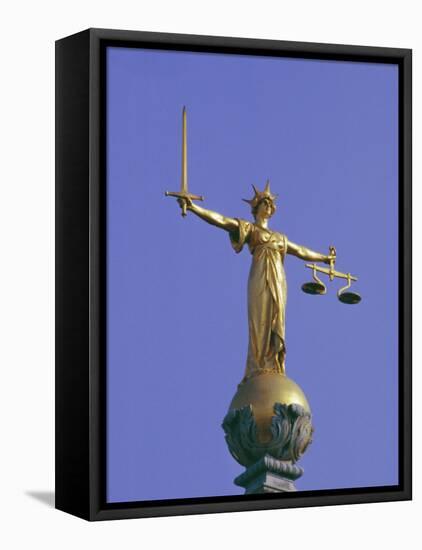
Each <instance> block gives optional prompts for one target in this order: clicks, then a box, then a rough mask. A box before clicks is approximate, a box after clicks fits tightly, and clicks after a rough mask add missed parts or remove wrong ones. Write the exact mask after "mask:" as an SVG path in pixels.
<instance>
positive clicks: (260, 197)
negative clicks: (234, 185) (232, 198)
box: [243, 180, 277, 219]
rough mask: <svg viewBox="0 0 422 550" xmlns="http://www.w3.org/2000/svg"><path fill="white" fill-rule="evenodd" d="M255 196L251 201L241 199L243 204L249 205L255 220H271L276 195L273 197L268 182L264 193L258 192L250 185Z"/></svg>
mask: <svg viewBox="0 0 422 550" xmlns="http://www.w3.org/2000/svg"><path fill="white" fill-rule="evenodd" d="M252 188H253V190H254V193H255V196H254V197H253V198H252V199H250V200H249V199H243V200H244V201H245V202H247V203H248V204H250V205H251V210H252V215H253V217H254V218H255V219H256V218H257V217H260V218H271V216H272V215H273V214H274V212H275V211H276V208H277V207H276V204H275V200H276V198H277V195H273V194H272V193H271V190H270V182H269V180H267V183H266V185H265V189H264V191H258V189H257V188H256V187H255V186H254V185H252Z"/></svg>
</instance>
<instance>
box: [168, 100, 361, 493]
mask: <svg viewBox="0 0 422 550" xmlns="http://www.w3.org/2000/svg"><path fill="white" fill-rule="evenodd" d="M182 128H183V129H182V181H181V189H180V191H177V192H170V191H166V193H165V195H166V196H170V197H175V198H176V199H177V201H178V203H179V206H180V208H181V210H182V216H183V217H185V216H186V215H187V212H191V213H192V214H195V215H196V216H198V217H199V218H200V219H202V220H204V221H205V222H207V223H209V224H211V225H213V226H215V227H217V228H220V229H223V230H225V231H227V233H228V234H229V237H230V242H231V244H232V246H233V248H234V250H235V251H236V252H240V251H241V250H242V249H243V247H244V246H245V245H247V247H248V248H249V251H250V253H251V255H252V265H251V269H250V273H249V280H248V325H249V344H248V354H247V361H246V370H245V374H244V377H243V379H242V381H241V382H240V384H239V385H238V388H237V391H236V393H235V395H234V397H233V399H232V402H231V404H230V406H229V410H228V413H227V414H226V416H225V418H224V420H223V424H222V427H223V429H224V432H225V438H226V442H227V446H228V448H229V451H230V453H231V454H232V456H233V458H234V459H235V460H236V461H237V462H239V464H241V465H242V466H245V468H246V470H245V472H244V473H242V474H241V475H239V476H238V477H237V478H236V479H235V480H234V483H235V484H236V485H238V486H241V487H244V488H245V492H246V494H252V493H281V492H291V491H295V490H296V488H295V486H294V481H295V480H296V479H298V478H299V477H300V476H301V475H302V474H303V468H301V467H300V466H298V465H297V462H298V460H299V459H300V457H301V456H302V455H303V453H304V452H305V451H306V449H307V447H308V445H309V444H310V443H311V441H312V433H313V426H312V417H311V409H310V407H309V403H308V401H307V399H306V397H305V394H304V393H303V391H302V390H301V388H300V387H299V386H298V385H297V384H296V383H295V382H294V381H293V380H292V379H291V378H288V377H287V376H286V367H285V359H286V345H285V309H286V297H287V287H286V275H285V271H284V259H285V257H286V254H291V255H293V256H296V257H297V258H299V259H301V260H305V261H308V262H311V263H307V264H305V265H306V267H307V268H309V269H311V270H312V278H313V280H312V281H311V282H308V283H305V284H304V285H302V290H303V291H304V292H306V293H307V294H313V295H323V294H325V293H326V292H327V287H326V285H325V284H324V283H323V281H322V280H321V279H320V278H319V277H318V275H317V274H322V275H326V276H328V280H329V281H334V279H337V278H339V279H345V280H346V281H347V284H346V286H343V287H342V288H340V289H339V290H338V292H337V296H338V299H339V300H340V302H342V303H344V304H357V303H359V302H360V300H361V297H360V296H359V294H357V293H355V292H352V291H351V290H350V287H351V285H352V282H354V281H356V280H357V278H356V277H354V276H352V275H351V274H350V273H342V272H340V271H337V270H335V262H336V250H335V248H334V247H333V246H330V247H329V253H328V254H321V253H319V252H314V251H313V250H310V249H309V248H306V247H304V246H302V245H298V244H295V243H293V242H291V241H290V240H289V239H288V238H287V237H286V235H284V234H282V233H279V232H277V231H272V230H271V229H269V226H268V222H269V220H270V218H271V217H272V215H273V214H274V212H275V210H276V198H277V196H276V195H273V194H272V192H271V190H270V183H269V181H267V183H266V185H265V188H264V190H263V191H259V190H258V189H257V188H255V186H253V191H254V196H253V197H252V199H243V200H245V201H246V202H247V203H248V204H249V205H250V207H251V211H252V216H253V218H254V221H247V220H244V219H241V218H231V217H227V216H223V215H221V214H219V213H217V212H213V211H212V210H208V209H205V208H202V207H200V206H198V205H197V204H195V203H194V202H193V201H203V200H204V197H203V196H201V195H193V194H191V193H190V192H189V191H188V180H187V129H186V109H185V108H183V114H182ZM317 263H323V264H327V267H321V266H319V265H317Z"/></svg>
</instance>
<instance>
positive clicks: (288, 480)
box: [234, 455, 303, 495]
mask: <svg viewBox="0 0 422 550" xmlns="http://www.w3.org/2000/svg"><path fill="white" fill-rule="evenodd" d="M302 474H303V469H302V468H300V467H299V466H296V464H292V462H291V461H286V460H278V459H276V458H274V457H272V456H270V455H265V456H264V457H262V458H261V459H260V460H258V462H255V464H253V465H252V466H249V468H247V469H246V471H245V472H243V474H241V475H240V476H238V477H237V478H236V479H235V480H234V483H235V485H238V486H239V487H244V489H245V494H246V495H251V494H256V493H286V492H288V493H291V492H294V491H296V487H295V486H294V483H293V482H294V481H295V480H296V479H298V478H299V477H301V475H302Z"/></svg>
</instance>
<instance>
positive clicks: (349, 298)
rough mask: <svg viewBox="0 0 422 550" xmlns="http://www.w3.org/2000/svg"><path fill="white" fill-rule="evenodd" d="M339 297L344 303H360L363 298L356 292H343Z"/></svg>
mask: <svg viewBox="0 0 422 550" xmlns="http://www.w3.org/2000/svg"><path fill="white" fill-rule="evenodd" d="M338 299H339V300H340V302H343V304H358V303H359V302H360V301H361V300H362V298H361V297H360V296H359V294H357V293H356V292H342V293H341V294H339V296H338Z"/></svg>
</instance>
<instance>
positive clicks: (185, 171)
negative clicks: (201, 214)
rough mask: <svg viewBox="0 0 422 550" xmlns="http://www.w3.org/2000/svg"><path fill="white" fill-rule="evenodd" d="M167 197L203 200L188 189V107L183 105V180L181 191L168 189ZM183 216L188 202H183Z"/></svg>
mask: <svg viewBox="0 0 422 550" xmlns="http://www.w3.org/2000/svg"><path fill="white" fill-rule="evenodd" d="M164 194H165V196H166V197H176V198H178V199H184V198H189V199H191V200H193V201H203V200H204V197H203V196H202V195H192V194H191V193H189V191H188V151H187V132H186V107H183V113H182V181H181V185H180V191H178V192H176V191H166V192H165V193H164ZM182 216H183V217H185V216H186V203H183V204H182Z"/></svg>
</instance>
